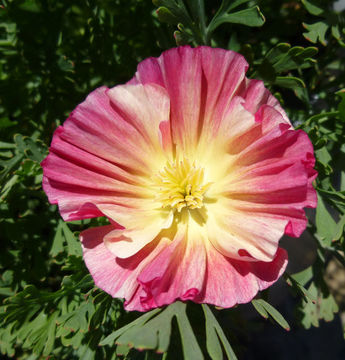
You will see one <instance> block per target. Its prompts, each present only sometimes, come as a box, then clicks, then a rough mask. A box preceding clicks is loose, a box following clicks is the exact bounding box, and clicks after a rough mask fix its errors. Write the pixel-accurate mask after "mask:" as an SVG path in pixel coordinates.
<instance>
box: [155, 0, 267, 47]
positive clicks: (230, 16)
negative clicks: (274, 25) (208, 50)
mask: <svg viewBox="0 0 345 360" xmlns="http://www.w3.org/2000/svg"><path fill="white" fill-rule="evenodd" d="M247 2H249V0H237V1H229V0H223V1H222V3H221V6H220V7H219V9H218V11H217V12H216V14H215V15H214V16H213V18H212V19H210V21H209V23H208V24H207V16H206V14H205V5H204V0H197V1H193V0H190V1H183V0H153V3H154V5H156V6H157V7H158V9H157V15H158V19H159V20H160V21H162V22H166V23H168V24H172V25H177V28H178V30H177V31H175V32H174V36H175V40H176V43H177V45H184V44H194V45H210V44H211V39H212V34H213V32H214V31H215V30H216V29H217V28H218V27H219V26H220V25H222V24H226V23H231V24H240V25H246V26H250V27H256V26H262V25H263V24H264V22H265V17H264V16H263V14H262V13H261V12H260V9H259V7H258V6H253V7H250V8H246V9H243V10H237V8H238V7H240V6H241V5H242V4H244V3H247ZM234 9H236V11H233V10H234Z"/></svg>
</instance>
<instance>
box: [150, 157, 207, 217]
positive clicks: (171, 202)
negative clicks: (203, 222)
mask: <svg viewBox="0 0 345 360" xmlns="http://www.w3.org/2000/svg"><path fill="white" fill-rule="evenodd" d="M154 181H155V185H156V186H157V187H158V191H157V196H156V200H158V201H160V202H161V204H162V207H164V208H165V207H171V208H172V209H176V210H177V211H178V212H180V211H181V210H182V209H183V208H185V207H186V208H189V209H198V208H202V207H203V206H204V204H203V200H204V194H205V192H206V190H207V189H208V188H209V186H210V185H211V183H207V184H204V169H203V168H201V167H198V166H196V165H195V163H193V164H191V163H190V161H189V160H188V159H183V160H175V161H173V162H168V163H167V164H166V166H165V167H164V168H163V169H162V170H161V171H159V172H158V174H157V175H156V176H155V177H154Z"/></svg>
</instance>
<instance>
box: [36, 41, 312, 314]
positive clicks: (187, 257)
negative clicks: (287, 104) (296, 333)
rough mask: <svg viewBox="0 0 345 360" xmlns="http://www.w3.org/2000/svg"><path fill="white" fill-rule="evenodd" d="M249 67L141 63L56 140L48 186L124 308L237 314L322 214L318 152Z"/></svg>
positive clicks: (196, 51) (208, 59) (94, 269)
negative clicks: (308, 210)
mask: <svg viewBox="0 0 345 360" xmlns="http://www.w3.org/2000/svg"><path fill="white" fill-rule="evenodd" d="M247 66H248V65H247V63H246V61H245V59H244V58H243V57H242V56H241V55H239V54H237V53H235V52H233V51H226V50H223V49H214V48H210V47H198V48H190V47H179V48H174V49H171V50H168V51H165V52H163V53H162V55H161V56H160V57H159V58H149V59H146V60H144V61H143V62H141V63H140V64H139V66H138V70H137V73H136V74H135V76H134V78H133V79H132V80H131V81H129V82H128V83H127V84H126V85H119V86H116V87H114V88H111V89H108V88H106V87H101V88H99V89H96V90H95V91H93V92H92V93H91V94H90V95H89V96H88V97H87V98H86V100H85V101H84V102H83V103H81V104H80V105H78V106H77V108H76V109H75V110H74V111H73V112H72V113H71V115H70V117H69V118H68V119H67V120H66V121H65V123H64V124H63V126H60V127H59V128H58V129H57V130H56V131H55V133H54V136H53V140H52V144H51V147H50V154H49V155H48V157H47V158H46V159H45V160H44V161H43V163H42V166H43V170H44V177H43V188H44V190H45V192H46V193H47V195H48V198H49V201H50V202H51V203H52V204H58V206H59V210H60V213H61V215H62V217H63V218H64V220H67V221H69V220H78V219H85V218H92V217H99V216H106V217H107V218H108V219H109V221H110V225H106V226H102V227H96V228H90V229H88V230H86V231H83V232H82V233H81V236H80V239H81V242H82V246H83V253H84V260H85V263H86V265H87V267H88V269H89V271H90V273H91V274H92V276H93V278H94V281H95V283H96V285H97V286H99V287H100V288H101V289H103V290H104V291H106V292H108V293H109V294H111V295H112V296H113V297H119V298H125V304H124V305H125V308H126V309H127V310H139V311H147V310H149V309H151V308H155V307H160V306H163V305H166V304H170V303H172V302H174V301H175V300H176V299H181V300H182V301H185V300H192V301H194V302H196V303H210V304H214V305H217V306H220V307H224V308H227V307H232V306H234V305H235V304H238V303H246V302H248V301H250V300H251V299H252V298H253V297H254V296H255V295H256V294H257V292H258V291H259V290H263V289H265V288H267V287H269V286H270V285H272V284H273V283H274V282H275V281H276V280H277V279H278V278H279V276H280V275H281V274H282V273H283V272H284V270H285V267H286V264H287V254H286V252H285V250H283V249H281V248H279V247H278V243H279V240H280V238H281V237H282V235H283V234H284V233H285V234H287V235H290V236H300V235H301V233H302V232H303V230H304V229H305V227H306V223H307V220H306V217H305V214H304V210H303V209H304V208H305V207H315V206H316V202H317V200H316V194H315V190H314V189H313V187H312V181H313V180H314V179H315V177H316V172H315V170H314V169H313V166H314V162H315V160H314V156H313V147H312V144H311V142H310V141H309V139H308V136H307V135H306V133H304V132H303V131H301V130H294V129H293V127H292V125H291V123H290V121H289V119H288V118H287V116H286V114H285V112H284V110H283V109H282V108H281V106H280V105H279V103H278V101H277V100H276V98H274V97H273V96H272V95H271V94H270V92H269V91H268V90H267V89H266V88H265V87H264V85H263V83H262V82H261V81H258V80H249V79H247V78H246V77H245V72H246V70H247Z"/></svg>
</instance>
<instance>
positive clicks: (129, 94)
mask: <svg viewBox="0 0 345 360" xmlns="http://www.w3.org/2000/svg"><path fill="white" fill-rule="evenodd" d="M108 93H109V96H108ZM133 99H135V103H136V106H137V108H135V110H136V112H135V113H137V111H139V110H140V113H141V121H143V124H146V125H145V126H140V124H139V119H138V118H136V116H135V113H133V112H131V111H130V110H129V109H128V101H130V102H133V101H134V100H133ZM133 106H134V105H133ZM115 108H116V109H115ZM126 109H127V110H126ZM168 118H169V99H168V98H167V95H166V92H165V90H164V89H162V88H160V87H158V86H156V85H146V86H142V85H138V86H133V85H132V86H129V85H125V86H118V87H116V88H114V89H112V90H109V91H108V89H107V88H105V87H103V88H99V89H97V90H95V91H94V92H92V93H91V94H90V95H89V96H88V97H87V99H86V100H85V101H84V102H83V103H82V104H80V105H79V106H78V107H77V108H76V109H75V110H74V111H73V113H72V114H71V116H70V117H69V118H68V119H67V120H66V121H65V123H64V125H63V126H62V127H59V128H58V129H57V130H56V131H55V133H54V137H53V141H52V144H51V148H50V154H49V155H48V157H47V158H46V159H45V160H44V161H43V162H42V167H43V174H44V180H43V187H44V190H45V191H46V193H47V194H48V197H49V200H50V202H51V203H54V204H58V205H59V209H60V212H61V215H62V216H63V218H64V219H65V220H76V219H82V218H85V217H95V216H102V213H101V212H100V210H99V207H97V206H98V205H99V204H125V206H127V207H133V206H136V204H138V203H139V200H140V199H144V198H146V197H147V194H146V187H145V186H144V185H145V181H146V180H145V181H144V180H143V176H144V175H145V176H146V177H147V176H148V177H150V176H151V174H152V172H155V171H157V169H156V168H155V166H156V167H157V168H158V169H159V168H160V167H161V166H162V164H164V163H165V161H166V156H165V154H164V151H163V148H162V145H161V132H160V123H161V122H164V121H166V120H167V119H168ZM62 169H63V171H62ZM140 201H142V200H140Z"/></svg>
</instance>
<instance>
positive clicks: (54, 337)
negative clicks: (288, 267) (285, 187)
mask: <svg viewBox="0 0 345 360" xmlns="http://www.w3.org/2000/svg"><path fill="white" fill-rule="evenodd" d="M153 2H154V4H153V5H152V4H150V3H149V2H147V1H144V0H98V1H96V0H86V1H82V0H68V1H67V0H59V1H55V0H6V1H5V0H4V1H2V5H1V7H0V53H1V56H0V79H1V82H0V90H1V98H0V136H1V142H0V185H1V194H0V196H1V198H0V227H1V230H0V234H1V245H2V251H1V252H0V269H1V278H0V298H1V300H2V305H1V306H0V324H1V325H0V350H1V353H2V354H3V355H4V356H8V357H14V358H17V359H30V360H31V359H39V358H46V357H47V356H50V357H51V358H56V359H116V358H117V357H118V356H120V355H122V356H124V357H125V358H127V359H137V358H138V359H139V358H145V359H156V358H157V359H160V358H164V359H166V358H172V359H176V358H182V357H183V356H184V357H185V358H186V359H202V358H212V359H215V360H216V359H223V357H224V358H229V359H235V358H236V356H235V353H236V354H238V355H239V356H240V357H242V356H246V354H247V353H246V349H245V347H246V346H248V345H249V343H250V339H251V338H250V335H248V334H255V331H256V330H258V329H259V330H260V329H262V323H263V321H264V320H259V319H258V318H256V317H254V319H252V320H250V321H249V320H248V317H246V316H244V314H243V311H242V310H241V309H242V308H243V307H242V306H240V307H239V308H235V309H230V310H222V311H220V310H219V309H218V310H217V309H213V308H211V307H208V306H207V305H203V306H197V305H193V304H183V303H180V302H177V303H175V304H173V305H171V306H169V307H167V308H165V309H156V310H153V311H151V312H149V313H147V314H144V315H142V316H139V315H140V314H137V313H126V312H124V311H123V307H122V302H121V301H120V300H116V299H112V298H111V297H110V296H108V295H107V294H105V293H103V292H102V291H100V290H99V289H97V288H95V287H94V284H93V281H92V278H91V277H90V275H89V274H88V272H87V270H86V268H85V266H84V263H83V261H82V258H81V248H80V244H79V242H78V240H77V239H78V232H79V231H81V230H82V229H84V228H86V227H89V226H97V225H99V224H102V223H103V222H104V220H102V219H93V220H87V221H79V222H72V223H64V222H63V221H62V220H61V219H60V217H59V214H58V212H57V209H56V207H55V206H50V205H49V204H48V202H47V199H46V196H45V194H44V193H43V191H42V190H41V179H42V170H41V168H40V165H39V163H40V161H41V160H42V159H43V158H44V157H45V156H46V154H47V151H48V146H49V143H50V139H51V137H52V133H53V131H54V129H55V128H56V127H57V126H58V125H59V124H61V123H62V122H63V121H64V119H65V118H66V117H67V116H68V113H69V112H70V111H71V110H73V108H74V107H75V106H76V105H77V104H78V103H79V102H81V101H82V100H83V99H84V98H85V96H86V95H87V94H88V93H89V92H90V91H92V90H93V89H94V88H96V87H98V86H100V85H108V86H114V85H116V84H119V83H124V82H126V81H128V80H129V79H130V78H131V76H132V75H133V74H134V72H135V68H136V65H137V63H138V62H139V61H140V60H142V59H144V58H146V57H148V56H158V55H159V54H160V52H161V51H162V49H166V48H170V47H172V46H175V45H176V43H177V44H178V45H181V44H191V45H193V46H196V45H201V44H207V45H211V46H217V47H223V48H226V49H232V50H235V51H238V52H240V53H242V54H243V55H244V56H245V57H246V59H247V61H248V62H249V63H250V70H249V73H248V76H250V77H255V78H260V79H262V80H264V81H265V84H266V86H268V87H269V88H270V90H271V91H272V92H273V93H275V95H276V96H277V97H278V99H279V100H280V101H281V102H282V104H283V106H284V108H285V110H286V111H287V112H288V115H289V117H290V119H291V120H292V122H293V123H294V125H295V126H296V127H299V128H302V129H303V130H305V131H306V132H307V133H308V134H309V137H310V138H311V140H312V141H313V144H314V146H315V150H316V159H317V164H316V168H317V170H318V172H319V177H318V178H317V181H316V184H315V186H316V188H317V190H318V195H319V205H318V208H317V210H316V213H315V212H314V213H313V212H310V213H308V214H309V217H310V222H309V225H308V229H307V233H308V234H309V238H310V239H312V242H313V244H314V245H313V246H314V249H315V256H314V257H313V261H312V262H311V263H310V264H309V266H307V267H306V268H305V269H302V271H300V272H298V273H295V274H292V273H290V274H288V273H286V274H285V275H284V279H285V281H286V282H287V283H288V284H289V285H290V286H291V292H292V294H293V296H297V297H296V300H293V301H294V304H295V305H296V313H295V314H296V316H295V317H294V318H291V319H289V322H290V325H289V324H288V322H287V321H286V320H285V319H284V317H283V316H282V315H281V314H280V313H279V312H278V311H277V310H276V309H275V308H274V307H273V306H272V305H270V303H269V302H267V301H269V299H270V297H269V294H268V291H266V292H264V293H262V294H260V295H259V296H258V297H257V298H256V299H255V300H253V302H252V309H251V310H253V309H256V311H257V312H258V313H259V314H260V315H262V316H263V317H264V318H270V319H271V320H272V321H273V322H275V323H278V324H277V325H274V326H279V325H281V326H282V327H283V328H285V329H289V328H290V326H291V327H292V329H296V328H299V327H304V328H307V329H308V328H311V327H317V326H319V324H322V319H324V320H327V321H331V320H332V319H333V317H334V313H337V312H338V310H339V308H340V310H341V311H343V310H344V296H343V297H342V295H341V294H342V293H341V290H340V288H339V286H335V287H334V286H333V287H332V282H330V281H327V279H329V276H328V277H327V268H328V267H329V264H330V263H332V262H335V261H336V262H337V263H336V264H339V263H340V265H337V266H338V267H339V268H340V269H341V268H342V267H344V265H345V260H344V250H345V239H344V225H345V165H344V164H345V142H344V137H345V129H344V127H345V90H344V88H345V84H344V83H345V75H344V74H345V72H344V67H345V61H344V57H345V50H344V47H345V40H344V37H345V33H344V21H345V17H344V14H343V13H341V12H339V11H336V9H337V8H336V7H334V3H333V2H332V1H326V0H310V1H309V0H303V1H297V0H296V1H292V0H285V1H275V0H266V1H248V0H232V1H231V0H223V1H206V2H205V4H204V1H203V0H184V1H183V0H154V1H153ZM335 259H336V260H335ZM325 274H326V275H325ZM325 279H326V280H325ZM337 284H338V285H339V283H337ZM343 286H344V287H345V284H343ZM339 293H340V295H339ZM343 295H344V294H343ZM247 309H248V308H247ZM287 315H288V314H287ZM255 329H256V330H255ZM339 331H340V329H339ZM230 343H231V344H232V345H230ZM135 349H138V350H144V349H146V350H147V351H144V352H142V351H141V352H138V351H137V350H135ZM275 358H276V359H278V358H283V357H279V356H277V357H275Z"/></svg>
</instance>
